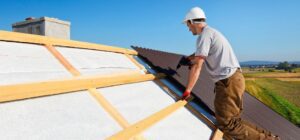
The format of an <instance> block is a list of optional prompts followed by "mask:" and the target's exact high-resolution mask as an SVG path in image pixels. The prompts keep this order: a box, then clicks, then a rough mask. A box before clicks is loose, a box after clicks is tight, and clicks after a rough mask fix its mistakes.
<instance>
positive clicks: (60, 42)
mask: <svg viewBox="0 0 300 140" xmlns="http://www.w3.org/2000/svg"><path fill="white" fill-rule="evenodd" d="M0 40H3V41H13V42H24V43H33V44H41V45H43V44H52V45H54V46H65V47H71V48H82V49H92V50H100V51H108V52H116V53H124V54H131V55H137V52H136V51H134V50H131V49H124V48H118V47H112V46H106V45H100V44H95V43H87V42H81V41H74V40H66V39H59V38H53V37H47V36H40V35H33V34H24V33H17V32H8V31H0Z"/></svg>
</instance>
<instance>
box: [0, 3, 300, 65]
mask: <svg viewBox="0 0 300 140" xmlns="http://www.w3.org/2000/svg"><path fill="white" fill-rule="evenodd" d="M194 6H199V7H201V8H202V9H203V10H204V11H205V13H206V16H207V23H208V24H209V25H210V26H211V27H214V28H216V29H217V30H219V31H221V32H222V33H223V34H224V35H225V36H226V37H227V39H228V40H229V41H230V43H231V44H232V46H233V48H234V51H235V53H236V55H237V57H238V59H239V60H240V61H247V60H272V61H284V60H287V61H299V60H300V55H299V54H300V45H299V42H300V8H298V7H299V6H300V1H299V0H248V1H245V0H243V1H237V0H147V1H146V0H65V1H63V0H48V1H47V0H44V1H42V0H6V1H1V5H0V9H1V12H0V29H1V30H11V24H12V23H14V22H17V21H22V20H24V19H25V18H26V17H29V16H33V17H41V16H48V17H56V18H59V19H62V20H68V21H71V38H72V39H73V40H81V41H88V42H95V43H100V44H106V45H113V46H118V47H124V48H129V46H130V45H138V46H143V47H148V48H153V49H158V50H163V51H169V52H175V53H180V54H190V53H193V51H194V50H195V40H196V37H195V36H192V34H191V33H190V32H188V29H187V27H186V26H185V25H184V24H182V23H181V21H182V20H183V18H184V16H185V14H186V13H187V12H188V11H189V9H190V8H192V7H194Z"/></svg>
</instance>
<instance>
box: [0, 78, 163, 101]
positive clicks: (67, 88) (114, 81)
mask: <svg viewBox="0 0 300 140" xmlns="http://www.w3.org/2000/svg"><path fill="white" fill-rule="evenodd" d="M163 76H164V75H161V74H158V75H152V74H146V75H143V74H132V75H124V76H120V75H117V76H101V75H100V76H79V77H73V78H68V79H60V80H51V81H42V82H33V83H24V84H16V85H5V86H0V102H7V101H14V100H21V99H27V98H34V97H41V96H49V95H55V94H62V93H66V92H72V91H79V90H86V89H89V88H97V87H108V86H115V85H122V84H129V83H136V82H142V81H149V80H154V79H157V78H162V77H163Z"/></svg>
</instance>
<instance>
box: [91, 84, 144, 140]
mask: <svg viewBox="0 0 300 140" xmlns="http://www.w3.org/2000/svg"><path fill="white" fill-rule="evenodd" d="M88 91H89V93H90V95H91V96H92V97H94V99H95V100H97V102H98V103H99V104H100V105H101V106H102V107H103V109H104V110H106V112H107V113H108V114H110V116H112V117H113V118H114V120H116V121H117V122H118V124H120V125H121V127H122V128H123V129H125V128H127V127H129V126H130V124H129V123H128V122H127V121H126V119H125V118H124V117H123V116H122V115H121V114H120V113H119V112H118V111H117V109H116V108H114V107H113V105H112V104H110V103H109V102H108V101H107V100H106V99H105V98H104V97H103V96H102V95H101V94H100V93H99V92H98V91H97V90H96V89H95V88H90V89H88ZM133 139H134V140H145V138H144V137H143V136H141V135H137V136H135V137H134V138H133Z"/></svg>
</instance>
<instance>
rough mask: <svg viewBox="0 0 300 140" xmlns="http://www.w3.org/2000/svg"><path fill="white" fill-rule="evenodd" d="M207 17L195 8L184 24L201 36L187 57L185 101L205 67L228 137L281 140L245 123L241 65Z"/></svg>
mask: <svg viewBox="0 0 300 140" xmlns="http://www.w3.org/2000/svg"><path fill="white" fill-rule="evenodd" d="M205 21H206V16H205V14H204V12H203V10H202V9H201V8H199V7H194V8H192V9H191V10H190V11H189V12H188V13H187V15H186V17H185V19H184V23H185V24H186V25H187V26H188V28H189V31H191V32H192V33H193V35H197V36H198V39H197V42H196V52H195V53H194V54H192V55H191V56H189V57H187V59H188V60H190V62H191V64H192V66H191V69H190V72H189V79H188V83H187V86H186V90H185V92H184V93H183V95H182V99H183V100H185V99H187V98H188V97H189V96H190V93H191V91H192V89H193V87H194V85H195V84H196V82H197V80H198V78H199V75H200V72H201V68H202V65H203V66H204V67H205V68H206V70H207V71H208V73H209V75H210V77H211V79H212V80H213V81H214V82H215V92H216V97H215V100H214V106H215V115H216V119H217V126H218V127H219V128H220V129H221V130H222V131H223V132H224V134H225V135H228V136H231V137H232V138H234V139H237V140H276V139H279V137H278V136H275V135H273V134H272V133H271V132H269V131H267V130H264V129H262V128H258V127H257V126H255V125H253V124H251V123H250V122H246V121H244V120H242V119H241V113H242V110H243V108H242V105H243V102H242V101H243V100H242V98H243V94H244V90H245V79H244V77H243V74H242V72H241V67H240V65H239V62H238V60H237V58H236V56H235V54H234V52H233V50H232V47H231V45H230V43H229V42H228V40H227V39H226V38H225V37H224V36H223V35H222V34H221V33H220V32H219V31H217V30H215V29H213V28H211V27H210V26H208V25H207V23H206V22H205Z"/></svg>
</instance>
